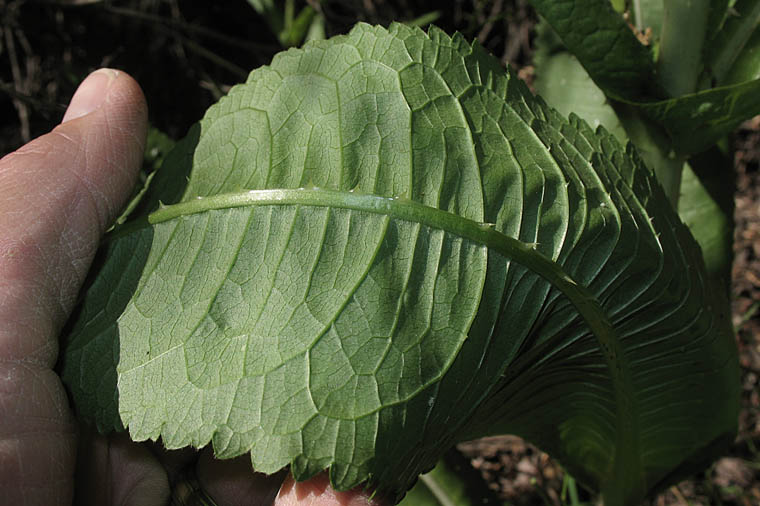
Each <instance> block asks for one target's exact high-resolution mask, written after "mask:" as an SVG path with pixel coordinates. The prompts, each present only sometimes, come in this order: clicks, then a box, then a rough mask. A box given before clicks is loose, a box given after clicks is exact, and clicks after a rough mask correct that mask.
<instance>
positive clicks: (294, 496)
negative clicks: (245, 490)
mask: <svg viewBox="0 0 760 506" xmlns="http://www.w3.org/2000/svg"><path fill="white" fill-rule="evenodd" d="M382 504H383V501H382V499H381V498H379V497H371V496H370V495H369V493H368V491H367V490H365V489H363V488H362V487H361V486H360V487H357V488H355V489H353V490H349V491H346V492H337V491H335V490H334V489H333V488H332V487H331V486H330V478H329V477H328V475H327V473H322V474H319V475H317V476H315V477H314V478H311V479H310V480H307V481H303V482H300V483H298V482H296V481H295V480H293V477H292V476H288V477H287V478H286V479H285V483H283V484H282V487H281V488H280V493H279V494H278V495H277V500H276V501H275V506H382Z"/></svg>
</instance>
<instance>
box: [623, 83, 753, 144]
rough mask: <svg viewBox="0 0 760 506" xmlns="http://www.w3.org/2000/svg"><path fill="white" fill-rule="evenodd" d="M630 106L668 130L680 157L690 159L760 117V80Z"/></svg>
mask: <svg viewBox="0 0 760 506" xmlns="http://www.w3.org/2000/svg"><path fill="white" fill-rule="evenodd" d="M631 105H633V106H634V107H637V108H639V109H640V110H641V111H643V112H644V113H645V114H647V115H648V116H649V117H650V118H652V119H653V120H654V121H656V122H658V123H660V124H661V125H663V126H664V127H665V129H666V130H667V131H668V133H669V134H670V138H671V141H672V142H673V147H674V149H675V150H676V151H677V152H678V153H679V154H683V155H691V154H694V153H699V152H701V151H704V150H706V149H708V148H709V147H710V146H712V145H713V144H715V143H716V142H718V141H719V140H720V139H721V138H723V137H725V136H726V135H727V134H728V133H729V132H731V131H733V130H734V129H735V128H736V127H737V126H738V125H739V124H740V123H741V122H742V121H744V120H746V119H749V118H751V117H753V116H755V115H757V114H760V80H754V81H749V82H744V83H740V84H736V85H731V86H723V87H720V88H714V89H711V90H705V91H700V92H698V93H694V94H690V95H685V96H682V97H679V98H674V99H670V100H663V101H661V102H650V103H633V104H631Z"/></svg>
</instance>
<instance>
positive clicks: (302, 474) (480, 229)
mask: <svg viewBox="0 0 760 506" xmlns="http://www.w3.org/2000/svg"><path fill="white" fill-rule="evenodd" d="M164 165H165V166H166V165H169V168H168V169H167V171H166V172H164V173H163V175H161V174H159V175H157V177H156V179H155V182H156V184H155V186H152V187H151V189H149V192H148V196H149V199H148V200H147V202H146V204H145V206H144V207H145V210H146V212H148V211H149V210H151V209H155V208H156V207H157V209H156V210H154V211H153V212H149V213H148V214H145V215H143V216H142V217H141V218H138V219H135V220H134V221H132V222H129V223H127V224H125V225H124V226H122V227H120V228H118V229H117V230H116V231H115V232H114V234H112V236H111V238H110V240H109V242H108V245H107V249H106V251H105V252H104V260H103V264H102V268H101V269H102V272H103V274H102V276H106V277H108V278H109V279H102V280H101V279H100V278H96V281H95V284H94V285H93V286H92V288H91V289H90V290H89V291H88V293H87V295H86V297H85V301H84V304H83V308H82V311H81V312H80V314H79V317H78V318H77V319H76V320H75V321H74V322H73V324H72V330H71V336H70V339H69V343H68V348H67V351H66V354H65V358H64V363H63V376H64V379H65V381H66V382H67V384H69V385H70V388H71V390H72V393H73V396H74V398H75V401H76V403H77V409H78V411H79V412H80V414H81V416H83V417H85V418H90V419H94V420H95V421H96V422H97V423H98V424H99V425H100V426H101V427H103V428H108V427H109V426H111V427H116V428H118V426H119V425H120V424H122V423H123V424H124V425H125V426H127V427H128V429H129V430H130V433H131V434H132V437H133V438H135V439H138V440H140V439H147V438H151V439H156V438H158V437H161V439H162V440H163V442H164V444H166V445H167V446H169V447H179V446H185V445H194V446H202V445H205V444H207V443H208V442H209V441H211V442H212V443H213V445H214V448H215V451H216V453H217V455H220V456H223V457H232V456H234V455H239V454H242V453H246V452H251V457H252V460H253V462H254V465H255V467H256V468H257V469H259V470H261V471H268V472H273V471H276V470H278V469H280V468H281V467H283V466H285V465H288V464H289V465H290V466H291V470H292V472H293V473H294V475H295V476H296V477H297V478H298V479H304V478H307V477H309V476H311V475H313V474H315V473H317V472H319V471H321V470H322V469H325V468H329V469H330V476H331V480H332V482H333V484H334V485H335V486H336V487H337V488H339V489H344V488H350V487H352V486H354V485H356V484H358V483H360V482H362V481H364V480H370V481H371V482H373V483H375V484H377V485H378V486H379V487H380V488H381V489H383V490H386V491H388V492H389V493H391V494H395V495H397V496H398V495H400V494H402V493H403V492H404V491H405V490H407V489H408V487H409V486H410V485H411V484H412V483H413V482H414V480H415V479H416V477H417V475H418V474H419V473H420V472H422V471H425V470H428V469H430V468H431V467H432V466H433V465H434V463H435V462H436V460H437V459H438V457H439V456H440V454H441V453H442V452H443V451H444V450H445V449H446V448H447V447H448V446H450V445H451V444H453V443H454V442H456V441H457V440H458V439H460V438H462V437H464V436H463V434H469V435H474V436H477V435H485V434H488V433H491V432H493V431H494V430H495V429H498V428H507V429H509V430H514V431H516V432H517V433H521V434H523V435H529V436H532V437H534V439H535V440H536V441H538V442H539V444H541V445H542V446H544V447H545V448H546V449H548V450H549V451H551V452H553V453H555V454H556V455H558V456H560V458H561V459H562V460H563V463H564V464H565V465H566V466H567V467H568V468H570V469H571V470H573V474H574V475H577V476H578V477H580V478H582V479H583V480H584V481H585V482H586V483H587V484H589V485H591V486H594V487H597V488H600V489H602V490H604V492H605V495H606V496H607V498H608V501H610V502H612V503H633V502H635V501H637V500H638V499H639V498H641V497H642V496H643V495H644V494H645V493H646V492H647V491H648V490H649V489H650V488H651V487H652V486H655V485H656V484H657V483H659V482H660V481H661V480H662V479H664V477H666V476H668V475H670V473H671V472H672V471H673V469H674V468H677V467H679V466H682V465H684V463H685V462H686V463H687V464H688V461H689V460H690V459H691V457H692V455H691V452H693V451H694V448H695V447H698V446H699V445H701V444H702V443H703V442H704V440H705V439H709V440H713V439H716V438H719V437H721V435H725V434H730V433H731V432H732V430H734V426H735V419H734V418H732V416H733V413H734V412H735V411H736V407H737V406H738V399H737V394H736V393H735V392H734V389H733V387H734V386H735V385H734V383H735V381H736V377H738V376H736V377H735V375H734V373H735V369H736V364H735V358H736V357H735V349H734V348H733V341H732V337H731V334H730V327H729V325H728V322H727V320H726V319H725V318H722V316H721V314H720V313H719V311H713V307H718V306H719V302H716V300H714V299H713V294H711V293H709V292H705V291H704V290H703V287H704V283H703V281H702V279H703V278H704V267H703V265H702V263H701V259H700V258H699V256H700V253H699V250H698V248H697V247H696V245H695V244H694V242H693V240H692V239H691V238H690V236H689V235H688V232H687V231H686V228H685V227H684V226H683V225H682V224H681V223H680V222H679V221H678V219H677V217H676V216H675V214H674V213H673V211H672V210H671V209H670V206H669V205H668V204H667V201H666V199H665V198H664V196H663V195H662V191H661V190H660V189H659V188H658V187H657V186H656V184H655V183H654V178H653V176H652V175H651V173H649V172H648V171H647V170H646V169H645V168H644V167H643V165H642V164H641V162H640V161H639V160H638V158H637V157H636V155H635V153H632V152H629V153H626V152H625V151H624V150H623V149H622V147H621V146H620V144H619V143H618V142H617V141H615V140H614V138H612V137H611V136H610V135H609V134H607V133H605V132H604V131H598V132H593V131H592V130H591V129H589V127H588V126H587V125H586V124H585V123H583V122H581V121H579V120H577V118H571V121H570V122H568V121H567V120H565V119H563V118H562V117H560V116H559V115H558V114H557V113H556V112H555V111H553V110H552V109H550V108H548V107H547V106H546V105H545V104H544V103H543V101H541V100H540V99H538V100H537V99H535V98H534V97H532V96H531V95H530V93H529V92H528V90H527V88H526V87H525V86H524V84H523V83H521V82H520V81H519V80H517V79H516V78H515V77H514V76H513V74H512V73H511V71H508V72H507V73H505V72H504V71H503V69H501V68H500V67H499V65H498V62H497V61H496V60H494V59H493V58H491V57H489V56H488V55H486V54H485V53H484V52H483V51H482V49H481V48H479V47H478V46H477V45H474V46H473V45H470V44H468V43H467V42H465V41H464V40H463V39H462V38H461V37H460V36H458V35H456V36H454V37H448V36H446V35H445V34H443V33H442V32H440V31H439V30H437V29H431V30H430V32H429V33H428V34H425V33H423V32H422V31H420V30H418V29H411V28H408V27H405V26H403V25H393V26H392V27H391V28H390V29H389V30H385V29H382V28H377V27H368V26H366V25H359V26H357V27H356V28H355V29H354V30H353V31H352V32H351V33H350V34H349V35H347V36H342V37H336V38H333V39H330V40H328V41H316V42H313V43H310V44H308V45H307V46H306V47H305V48H304V49H303V50H290V51H288V52H285V53H282V54H281V55H279V56H278V57H276V58H275V60H274V61H273V63H272V65H271V66H270V67H265V68H262V69H259V70H257V71H254V72H253V73H252V74H251V76H250V78H249V80H248V82H247V83H246V84H245V85H242V86H239V87H236V88H234V89H233V90H232V91H231V92H230V94H229V96H228V97H226V98H224V99H223V100H222V101H220V103H219V104H217V105H216V106H214V107H212V108H211V109H210V110H209V111H208V113H207V115H206V117H205V118H204V119H203V120H202V121H201V123H200V125H199V126H198V127H197V128H195V129H194V130H193V132H192V135H191V137H190V138H189V139H188V140H186V141H183V142H182V143H180V145H179V146H178V148H177V149H176V150H175V152H173V154H172V155H171V156H170V157H168V158H167V160H166V162H165V164H164ZM162 170H163V169H162ZM184 174H189V181H188V182H187V184H186V185H184V178H180V183H182V185H181V186H184V190H183V191H184V193H183V194H182V195H181V197H180V196H179V194H178V192H177V190H176V189H175V188H174V187H173V186H172V185H171V184H170V182H171V179H173V178H175V177H179V176H181V175H184ZM162 202H163V203H164V204H166V203H171V204H172V205H168V206H163V207H162V206H161V205H160V203H162ZM175 202H176V203H175ZM124 269H126V270H124ZM703 306H705V307H708V308H709V309H708V310H707V311H702V307H703ZM610 323H612V324H613V325H614V327H615V328H613V327H612V326H610ZM102 350H107V351H110V353H109V354H107V355H103V354H101V352H102ZM96 367H97V371H98V374H97V376H95V375H93V374H92V372H93V371H94V370H96V369H95V368H96ZM99 377H105V378H112V379H114V378H115V379H116V381H117V383H118V385H117V386H118V390H117V391H116V392H113V391H108V392H106V394H105V396H104V397H103V396H102V395H100V394H99V392H98V391H99V389H101V388H102V386H103V385H102V384H101V383H100V382H98V381H97V380H98V379H99ZM698 381H704V382H706V383H707V384H709V385H710V388H705V389H700V390H699V391H692V390H691V387H692V386H693V385H695V384H696V383H697V382H698ZM736 391H737V392H738V389H736ZM687 394H688V395H687ZM684 398H686V399H688V400H687V401H686V402H685V403H684V402H681V403H680V404H679V402H680V401H682V400H683V399H684ZM116 409H118V412H117V411H116ZM716 411H717V412H718V413H720V414H719V415H718V416H715V412H716ZM709 416H713V417H714V419H712V420H711V423H709V424H703V426H700V427H695V426H694V423H693V421H694V420H702V419H704V418H706V417H709ZM528 420H530V421H531V423H528ZM539 428H540V429H541V430H540V431H539V430H538V429H539ZM710 451H713V450H710ZM696 457H700V458H701V457H704V454H700V455H697V456H696ZM696 457H695V458H696Z"/></svg>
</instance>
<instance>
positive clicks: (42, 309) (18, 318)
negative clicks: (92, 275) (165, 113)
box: [0, 69, 147, 366]
mask: <svg viewBox="0 0 760 506" xmlns="http://www.w3.org/2000/svg"><path fill="white" fill-rule="evenodd" d="M146 129H147V106H146V105H145V99H144V97H143V95H142V91H141V90H140V87H139V86H138V85H137V83H136V82H135V81H134V80H133V79H132V78H131V77H129V76H128V75H127V74H125V73H123V72H118V71H115V70H111V69H101V70H98V71H95V72H93V73H92V74H90V75H89V76H88V77H87V79H85V80H84V81H83V82H82V84H81V85H80V86H79V88H78V89H77V91H76V93H75V94H74V97H73V98H72V100H71V104H70V105H69V108H68V110H67V111H66V114H65V115H64V118H63V122H62V123H61V124H60V125H58V126H57V127H56V128H55V129H54V130H53V131H52V132H51V133H49V134H46V135H43V136H42V137H39V138H37V139H35V140H33V141H32V142H30V143H28V144H27V145H25V146H23V147H22V148H21V149H19V150H18V151H16V152H14V153H11V154H9V155H8V156H6V157H4V158H3V159H2V160H0V294H1V295H0V321H3V322H4V323H5V322H11V323H13V324H15V325H14V326H15V327H16V328H15V329H8V328H7V326H6V328H4V329H3V333H4V334H6V335H5V336H3V338H2V339H0V357H2V358H4V359H19V360H25V361H27V360H33V361H39V362H43V363H45V364H46V365H48V366H51V365H52V364H53V363H54V361H55V356H54V355H55V351H56V350H57V343H56V341H55V337H56V334H57V332H58V329H59V328H60V326H61V325H62V324H63V322H64V321H65V318H66V317H67V315H68V312H69V311H70V310H71V308H72V305H73V302H74V300H75V298H76V294H77V292H78V290H79V287H80V285H81V283H82V281H83V280H84V276H85V275H86V272H87V270H88V268H89V265H90V263H91V261H92V257H93V256H94V254H95V250H96V249H97V246H98V242H99V240H100V237H101V235H102V234H103V232H104V231H105V229H106V228H107V227H108V226H109V224H110V223H111V222H112V220H113V219H114V218H115V216H116V213H117V212H118V211H119V209H120V208H121V206H122V205H123V204H124V201H125V200H126V198H127V197H128V196H129V194H130V191H131V189H132V187H133V184H134V181H135V178H136V175H137V172H138V169H139V167H140V163H141V160H142V153H143V145H144V142H145V135H146ZM22 329H23V330H24V332H20V331H21V330H22ZM30 331H33V332H30ZM9 334H15V335H16V337H17V338H15V339H14V338H13V337H12V336H9ZM20 334H23V339H18V337H20ZM30 334H32V335H30Z"/></svg>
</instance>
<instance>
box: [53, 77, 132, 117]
mask: <svg viewBox="0 0 760 506" xmlns="http://www.w3.org/2000/svg"><path fill="white" fill-rule="evenodd" d="M118 75H119V72H118V71H117V70H113V69H99V70H96V71H95V72H93V73H92V74H90V75H89V76H87V78H86V79H85V80H84V81H82V84H80V85H79V88H77V91H76V92H75V93H74V96H73V97H72V98H71V103H70V104H69V107H68V108H67V109H66V114H64V115H63V120H62V121H61V123H65V122H67V121H71V120H72V119H76V118H80V117H82V116H84V115H85V114H90V113H91V112H93V111H95V110H97V109H98V108H99V107H100V106H101V105H103V102H104V101H105V98H106V96H107V91H108V87H109V86H110V85H111V82H112V81H113V80H114V79H116V77H117V76H118Z"/></svg>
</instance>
